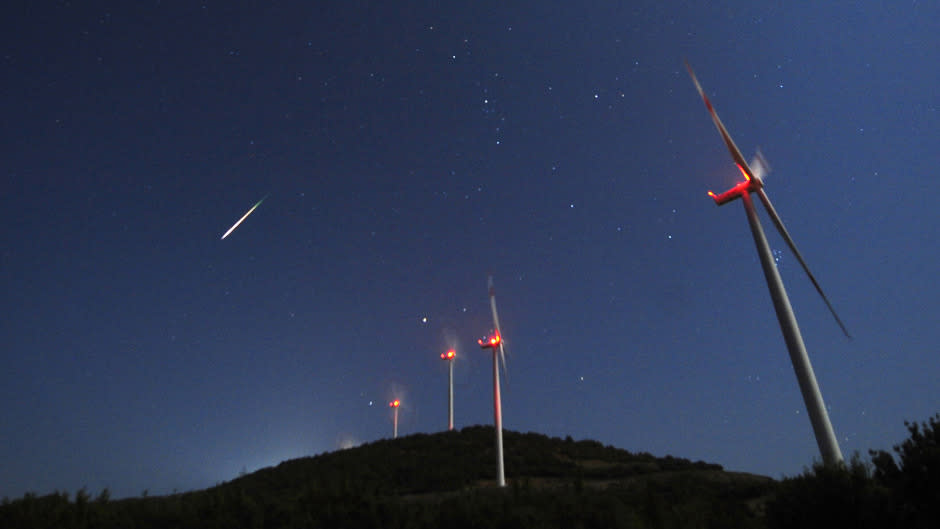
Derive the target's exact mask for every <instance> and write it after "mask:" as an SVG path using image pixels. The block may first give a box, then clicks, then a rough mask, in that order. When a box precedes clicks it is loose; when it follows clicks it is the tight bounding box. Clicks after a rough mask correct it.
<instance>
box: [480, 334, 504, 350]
mask: <svg viewBox="0 0 940 529" xmlns="http://www.w3.org/2000/svg"><path fill="white" fill-rule="evenodd" d="M501 341H502V339H501V338H500V337H499V335H498V334H494V335H493V336H490V339H489V340H486V341H483V340H477V343H478V344H480V347H482V348H484V349H486V348H487V347H496V346H498V345H499V342H501Z"/></svg>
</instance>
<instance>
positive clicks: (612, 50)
mask: <svg viewBox="0 0 940 529" xmlns="http://www.w3.org/2000/svg"><path fill="white" fill-rule="evenodd" d="M16 4H17V5H7V6H5V7H4V8H3V16H2V17H0V20H2V22H0V24H2V31H0V35H2V37H0V44H2V48H0V57H2V68H3V70H2V71H3V82H2V83H0V90H2V92H3V97H2V104H3V109H2V110H3V111H2V113H0V115H2V120H3V127H2V142H0V145H2V160H3V168H2V170H3V179H2V186H0V190H2V196H3V198H4V199H5V200H4V202H5V206H6V207H5V211H4V213H3V221H4V222H3V223H2V225H0V249H2V260H0V269H2V275H0V277H2V282H3V283H2V288H0V292H2V293H3V294H2V296H3V297H2V307H3V309H4V317H3V318H2V320H0V321H2V323H0V343H2V344H3V345H2V358H3V365H4V367H3V369H0V403H2V411H0V469H2V479H0V496H9V497H19V496H21V495H22V494H23V493H25V492H27V491H36V492H39V493H46V492H51V491H52V490H56V489H59V490H68V491H75V490H77V489H79V488H80V487H83V486H87V487H88V489H89V490H90V491H98V490H100V489H102V488H104V487H109V488H110V489H111V491H112V493H113V494H115V495H117V496H127V495H137V494H140V493H141V492H142V491H143V490H145V489H146V490H149V491H150V493H152V494H158V493H166V492H170V491H172V490H174V489H176V490H189V489H194V488H202V487H206V486H210V485H213V484H215V483H217V482H220V481H224V480H228V479H231V478H233V477H235V476H237V474H238V473H239V472H240V471H242V470H247V471H252V470H255V469H258V468H261V467H264V466H269V465H272V464H276V463H278V462H280V461H282V460H285V459H290V458H295V457H300V456H304V455H310V454H315V453H320V452H323V451H329V450H334V449H337V448H338V447H340V446H342V445H344V444H348V443H355V442H365V441H371V440H375V439H379V438H382V437H388V436H390V435H391V429H392V425H391V415H390V413H389V410H388V407H387V403H388V401H389V400H390V399H391V398H393V397H397V398H400V399H401V400H402V407H401V432H402V433H403V434H407V433H412V432H434V431H439V430H442V429H444V428H445V427H446V421H447V414H446V376H447V375H446V373H447V371H446V366H445V365H443V362H442V361H441V360H440V359H439V354H440V353H441V352H442V351H443V350H445V349H446V348H447V347H449V346H455V347H456V348H457V351H458V354H459V360H458V363H457V365H456V369H455V372H456V379H457V384H456V422H457V425H458V427H461V426H466V425H470V424H481V423H490V422H491V421H492V400H491V399H492V397H491V392H492V383H491V379H490V372H489V367H490V364H489V357H488V356H487V355H486V353H484V352H482V351H480V350H479V347H478V346H476V343H475V340H476V339H477V338H478V337H480V336H481V335H483V334H484V333H486V332H487V331H488V330H489V328H490V325H491V324H490V316H489V307H488V304H487V297H486V294H487V291H486V276H487V274H488V273H492V274H493V275H494V277H495V282H496V290H497V299H498V302H499V308H500V316H501V323H502V326H503V333H504V335H505V338H506V340H507V343H508V344H509V346H510V350H509V352H510V356H509V377H508V383H507V384H506V385H505V387H504V424H505V427H507V428H510V429H513V430H520V431H538V432H542V433H546V434H549V435H556V436H565V435H571V436H572V437H575V438H594V439H598V440H600V441H601V442H604V443H607V444H613V445H615V446H618V447H622V448H626V449H629V450H632V451H648V452H651V453H653V454H656V455H666V454H672V455H675V456H681V457H687V458H692V459H703V460H706V461H710V462H716V463H720V464H722V465H724V466H725V467H726V468H728V469H731V470H739V471H747V472H755V473H762V474H768V475H771V476H774V477H779V476H780V475H782V474H795V473H798V472H800V471H801V470H802V469H803V468H804V467H805V466H807V465H809V464H810V463H811V462H812V461H813V459H814V458H817V459H818V457H819V452H818V449H817V447H816V443H815V441H814V438H813V435H812V430H811V428H810V424H809V421H808V419H807V417H806V412H805V408H804V406H803V402H802V399H801V397H800V394H799V390H798V387H797V384H796V378H795V376H794V374H793V370H792V368H791V366H790V362H789V357H788V356H787V352H786V348H785V346H784V342H783V339H782V337H781V333H780V330H779V327H778V325H777V321H776V318H775V316H774V313H773V308H772V305H771V302H770V297H769V295H768V292H767V288H766V285H765V282H764V278H763V275H762V273H761V271H760V266H759V263H758V261H757V256H756V253H755V250H754V244H753V241H752V239H751V235H750V232H749V231H748V228H747V223H746V219H745V215H744V212H743V211H742V208H741V206H740V204H739V203H737V202H736V203H733V204H729V205H728V206H725V207H721V208H717V207H716V206H715V205H714V203H712V201H711V200H710V199H709V198H708V197H707V196H706V194H705V192H706V191H707V190H708V189H714V190H716V191H721V190H724V189H726V188H727V187H730V186H731V185H732V184H734V183H735V181H736V180H737V179H738V178H739V175H738V173H737V170H736V169H735V168H734V165H733V164H732V162H731V160H730V157H729V156H728V154H727V152H726V150H725V147H724V145H723V144H722V142H721V139H720V137H719V136H718V134H717V133H716V132H715V130H714V127H713V125H712V123H711V122H710V120H709V117H708V114H707V112H706V111H705V108H704V106H703V105H702V103H701V101H700V100H699V98H698V95H697V94H696V92H695V89H694V87H693V85H692V83H691V81H690V80H689V78H688V75H687V74H686V72H685V70H684V68H683V66H682V61H683V59H684V58H687V59H688V60H689V61H690V62H691V63H692V65H693V66H694V67H695V68H696V71H697V73H698V76H699V79H700V80H701V82H702V84H703V86H704V88H705V90H706V92H707V93H708V94H709V96H710V97H711V98H712V101H713V103H714V104H715V106H716V108H717V110H718V112H719V113H720V115H721V116H722V118H723V120H724V122H725V124H726V125H727V126H728V128H729V129H730V131H731V134H732V135H733V136H734V138H735V140H736V141H737V143H738V145H739V146H740V147H741V149H742V150H743V151H745V154H746V155H748V156H750V155H751V153H753V152H754V150H755V149H756V148H757V146H758V145H759V146H761V148H762V150H763V152H764V154H765V155H766V156H767V158H768V159H769V161H770V163H771V164H772V165H773V168H774V172H773V173H772V174H771V175H770V177H769V178H768V180H767V187H766V189H767V192H768V194H769V195H770V197H771V198H772V199H773V200H774V203H775V205H776V207H777V210H778V211H779V212H780V214H781V216H782V217H783V219H784V221H785V222H786V224H787V227H788V229H789V230H790V232H791V234H792V235H793V237H794V238H795V239H796V242H797V244H798V245H799V246H800V248H801V250H802V252H803V254H804V255H805V256H806V258H807V259H808V261H809V264H810V266H811V267H812V268H813V270H814V272H815V274H816V276H817V278H818V279H819V280H820V282H821V283H822V286H823V288H824V289H825V290H826V292H827V294H828V295H829V297H830V299H831V300H832V302H833V304H834V305H835V308H836V310H838V311H839V313H840V315H841V316H842V318H843V320H844V321H845V322H846V324H847V325H848V326H849V329H850V331H851V332H852V333H853V335H854V336H855V340H854V341H851V342H849V341H846V340H845V339H844V337H843V336H842V334H841V332H840V330H839V328H838V326H837V325H836V324H835V322H834V321H833V320H832V318H831V316H830V315H829V314H828V312H827V310H826V307H825V305H824V304H823V303H822V302H821V301H820V300H819V299H818V297H817V296H816V293H815V291H814V290H813V288H812V286H811V284H810V283H809V282H808V281H807V280H806V278H805V277H804V276H803V274H802V271H801V270H800V269H799V265H798V263H797V262H796V260H795V258H793V256H792V255H791V254H790V253H789V251H788V250H787V249H786V248H785V245H784V243H783V242H782V240H781V239H780V238H779V237H778V236H777V234H776V233H772V234H771V233H769V232H768V233H769V236H770V240H771V244H772V245H773V247H774V249H775V253H776V254H777V255H778V257H779V264H778V266H779V268H780V270H781V273H782V275H783V278H784V281H785V282H786V284H787V287H788V290H789V293H790V297H791V301H792V303H793V306H794V308H795V310H796V313H797V317H798V319H799V321H800V324H801V329H802V331H803V336H804V339H805V341H806V345H807V348H808V350H809V353H810V357H811V359H812V361H813V365H814V367H815V370H816V375H817V377H818V380H819V384H820V386H821V388H822V392H823V395H824V397H825V399H826V403H827V405H828V407H829V408H830V414H831V418H832V422H833V426H834V428H835V431H836V434H837V436H838V438H839V441H840V443H841V447H842V450H843V452H844V453H845V454H846V455H847V456H848V455H851V453H852V452H853V451H856V450H857V451H861V452H863V453H864V452H865V451H867V450H868V449H869V448H881V449H886V448H890V446H891V445H893V444H894V443H897V442H899V441H900V440H901V439H903V438H904V437H905V433H906V431H905V429H904V425H903V421H904V420H925V419H926V418H927V417H929V416H930V415H932V414H933V413H935V412H937V411H938V409H940V389H938V385H937V382H936V381H937V380H938V379H940V357H938V355H937V354H936V346H937V344H938V343H940V326H938V325H937V324H936V322H937V321H938V320H940V308H938V305H937V297H938V293H940V287H938V285H937V281H936V280H935V277H936V270H937V266H936V264H937V260H938V254H937V247H938V243H940V241H938V230H937V225H938V224H940V222H938V221H940V212H938V209H937V208H936V207H934V205H933V202H934V200H935V197H937V196H938V195H940V183H938V179H937V175H936V168H937V167H938V166H940V149H937V146H936V138H937V136H936V131H937V130H938V123H940V116H938V111H937V107H938V105H940V96H938V95H937V94H938V92H937V86H938V85H940V73H938V70H937V68H936V64H940V42H938V38H937V37H936V27H935V26H936V24H935V22H936V21H937V20H938V19H940V8H938V7H937V6H934V5H932V4H930V3H921V2H909V3H904V4H891V5H883V4H882V3H881V2H836V3H831V5H827V6H816V5H814V6H808V5H807V6H796V5H793V6H788V7H781V5H782V4H780V5H778V4H777V3H771V2H757V3H755V2H719V3H712V4H711V5H710V6H709V7H700V6H698V5H697V3H695V2H690V3H688V5H686V4H684V3H678V2H666V3H664V2H658V1H657V2H629V3H622V4H620V5H618V3H616V2H613V3H612V2H587V3H584V2H580V3H571V2H527V3H513V4H514V5H511V6H507V5H505V4H506V2H475V3H472V4H469V3H468V4H466V5H460V6H452V5H450V3H446V2H445V3H440V2H426V3H425V2H391V3H389V2H372V3H369V2H334V3H331V4H333V5H332V6H329V7H327V6H325V5H323V4H326V3H311V2H211V1H210V2H203V3H193V2H181V1H163V2H159V1H157V2H154V1H150V2H131V3H128V2H123V3H122V2H118V3H110V4H109V3H103V2H78V1H76V2H61V1H60V2H45V1H43V2H17V3H16ZM524 4H528V5H524ZM267 194H270V196H269V198H268V199H267V200H265V202H264V203H263V204H262V205H261V206H260V207H259V208H258V209H257V210H256V211H255V212H254V213H253V214H252V215H251V216H250V217H249V218H248V219H247V220H246V221H245V223H244V224H242V225H241V226H240V227H239V228H238V229H237V230H236V231H235V232H233V233H232V235H230V236H229V237H228V238H226V239H225V240H220V239H219V238H220V236H221V235H222V233H223V232H225V230H227V229H228V228H229V227H230V226H231V225H232V223H234V222H235V221H236V220H237V219H238V218H239V217H240V216H241V215H243V214H244V212H245V211H246V210H247V209H248V208H249V207H251V205H252V204H254V203H255V202H257V201H258V200H259V199H261V198H262V197H263V196H265V195H267ZM765 227H766V228H767V229H768V230H769V229H770V224H769V222H766V217H765ZM507 477H508V478H509V479H510V480H511V479H512V469H511V468H509V469H507Z"/></svg>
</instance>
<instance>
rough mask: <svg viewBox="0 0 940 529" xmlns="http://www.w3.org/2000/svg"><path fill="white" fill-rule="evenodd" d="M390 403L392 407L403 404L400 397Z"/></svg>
mask: <svg viewBox="0 0 940 529" xmlns="http://www.w3.org/2000/svg"><path fill="white" fill-rule="evenodd" d="M388 405H389V407H391V408H397V407H399V406H401V402H399V400H398V399H395V400H393V401H392V402H389V403H388Z"/></svg>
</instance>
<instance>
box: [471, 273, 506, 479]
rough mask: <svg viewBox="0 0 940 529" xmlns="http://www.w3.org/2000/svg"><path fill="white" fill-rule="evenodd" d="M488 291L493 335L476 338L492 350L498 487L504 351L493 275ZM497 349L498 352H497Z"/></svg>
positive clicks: (501, 433) (501, 466) (500, 465)
mask: <svg viewBox="0 0 940 529" xmlns="http://www.w3.org/2000/svg"><path fill="white" fill-rule="evenodd" d="M487 286H488V287H489V291H490V309H492V311H493V335H492V336H490V338H489V339H487V340H482V339H481V340H477V342H478V343H479V344H480V347H482V348H483V349H492V350H493V422H494V423H495V429H496V481H497V483H498V485H499V486H500V487H505V486H506V473H505V470H504V468H503V404H502V401H501V400H500V396H499V364H500V363H502V364H503V369H505V368H506V351H505V350H504V349H503V335H502V333H501V332H500V331H499V315H497V313H496V291H495V290H494V289H493V276H489V277H488V278H487ZM497 351H498V352H499V354H497Z"/></svg>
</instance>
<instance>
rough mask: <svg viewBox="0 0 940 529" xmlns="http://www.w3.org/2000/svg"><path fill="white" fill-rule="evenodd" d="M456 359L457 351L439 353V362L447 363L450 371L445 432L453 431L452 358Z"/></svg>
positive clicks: (450, 350) (449, 350)
mask: <svg viewBox="0 0 940 529" xmlns="http://www.w3.org/2000/svg"><path fill="white" fill-rule="evenodd" d="M456 357H457V351H455V350H453V349H448V350H447V352H446V353H441V360H446V361H447V368H448V370H449V371H450V376H449V377H448V384H447V430H448V431H450V430H453V429H454V358H456Z"/></svg>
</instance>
